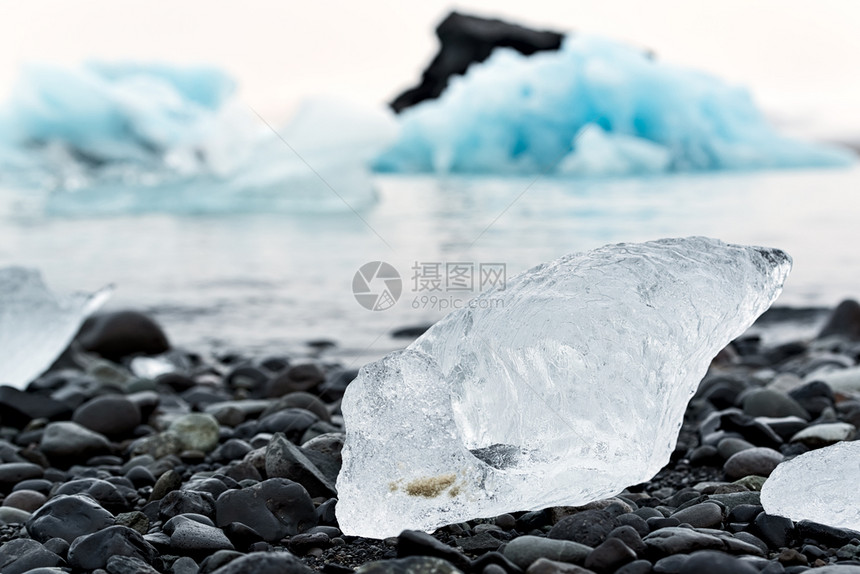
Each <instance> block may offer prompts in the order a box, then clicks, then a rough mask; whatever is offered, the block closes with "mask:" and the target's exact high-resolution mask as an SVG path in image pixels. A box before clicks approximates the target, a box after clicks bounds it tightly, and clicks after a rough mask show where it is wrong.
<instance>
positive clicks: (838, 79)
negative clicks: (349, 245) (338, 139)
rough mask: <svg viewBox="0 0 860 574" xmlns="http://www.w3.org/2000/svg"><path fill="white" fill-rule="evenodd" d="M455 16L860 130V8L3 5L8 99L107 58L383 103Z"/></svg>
mask: <svg viewBox="0 0 860 574" xmlns="http://www.w3.org/2000/svg"><path fill="white" fill-rule="evenodd" d="M452 8H456V9H459V10H462V11H464V12H472V13H477V14H483V15H492V16H499V17H502V18H507V19H511V20H516V21H520V22H522V23H525V24H527V25H532V26H536V27H547V28H553V29H557V30H561V31H568V30H569V31H574V32H576V31H582V32H588V33H596V34H603V35H606V36H610V37H613V38H616V39H619V40H623V41H626V42H629V43H632V44H635V45H639V46H643V47H648V48H651V49H653V50H654V51H655V52H656V53H657V54H658V56H659V57H660V58H661V59H663V60H665V61H669V62H673V63H676V64H682V65H685V66H691V67H696V68H700V69H703V70H706V71H709V72H712V73H714V74H717V75H719V76H722V77H723V78H725V79H727V80H729V81H731V82H733V83H739V84H744V85H746V86H748V87H750V88H751V89H752V90H753V92H754V93H755V94H756V96H757V97H758V98H759V99H760V101H763V102H765V104H766V106H767V108H768V109H769V110H771V111H774V110H775V111H783V112H785V113H790V114H799V115H800V116H802V115H804V114H807V113H808V114H811V115H815V116H819V117H820V118H823V120H822V121H825V120H826V122H825V123H827V125H828V126H829V127H828V129H830V130H831V131H832V130H840V129H845V128H846V126H858V129H860V112H858V111H857V106H858V102H860V73H858V70H860V67H858V59H860V1H858V0H815V1H813V0H718V1H691V0H648V1H646V2H643V1H641V0H599V1H598V0H591V1H585V0H528V1H522V0H496V1H493V2H489V1H480V0H464V1H462V2H459V3H456V4H453V3H449V2H442V1H437V0H422V1H412V0H409V1H401V2H396V1H394V0H364V1H360V0H315V1H307V2H297V1H281V2H275V1H262V0H242V1H231V2H224V1H218V0H184V1H183V0H177V1H171V2H166V1H155V0H128V1H122V0H89V1H78V2H73V1H70V0H0V97H3V96H4V95H5V93H6V92H7V91H8V89H9V88H10V86H11V84H12V83H13V82H14V78H15V73H16V70H17V68H18V67H19V65H20V64H21V63H24V62H50V63H57V64H63V65H74V64H75V63H77V62H79V61H81V60H83V59H87V58H98V59H108V60H122V59H134V60H159V61H169V62H176V63H184V64H187V63H209V64H215V65H217V66H220V67H222V68H224V69H226V70H227V71H228V72H229V73H231V74H232V75H233V76H234V77H235V78H236V79H238V80H239V82H240V85H241V88H242V98H243V99H244V100H245V101H246V102H248V103H249V104H251V105H252V106H254V107H255V108H257V109H259V110H261V111H262V112H263V113H265V114H269V115H270V116H273V117H274V118H275V119H280V118H281V117H284V116H286V115H287V114H288V112H289V110H290V109H292V108H293V107H294V106H295V104H296V103H297V102H298V101H299V100H300V99H301V98H303V97H306V96H310V95H314V94H341V95H343V96H345V97H347V98H350V99H354V100H361V101H369V102H380V103H381V102H385V101H387V100H389V99H390V98H391V97H392V96H393V95H395V94H396V93H398V92H399V91H400V90H401V89H403V88H405V87H408V86H410V85H411V84H413V83H414V82H415V81H416V80H417V78H418V76H419V73H420V71H421V69H422V68H423V66H424V65H425V64H426V63H427V62H428V61H429V60H430V58H431V57H432V55H433V54H434V53H435V50H436V40H435V37H434V36H433V28H434V27H435V25H436V23H437V22H438V21H439V20H440V19H441V18H442V17H443V16H444V15H445V14H447V13H448V11H449V10H451V9H452ZM846 116H850V117H846ZM822 125H823V124H822Z"/></svg>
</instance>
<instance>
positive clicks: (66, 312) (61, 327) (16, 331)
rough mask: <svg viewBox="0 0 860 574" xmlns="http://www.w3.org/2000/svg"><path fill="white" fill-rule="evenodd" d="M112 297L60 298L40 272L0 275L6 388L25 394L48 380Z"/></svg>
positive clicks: (0, 371)
mask: <svg viewBox="0 0 860 574" xmlns="http://www.w3.org/2000/svg"><path fill="white" fill-rule="evenodd" d="M112 291H113V288H112V287H105V288H104V289H101V290H99V291H97V292H96V293H93V294H85V293H76V294H72V295H68V296H58V295H55V294H54V293H52V292H51V291H50V290H48V287H47V286H46V285H45V283H44V281H43V280H42V275H41V273H39V271H37V270H35V269H27V268H24V267H5V268H3V269H0V384H6V385H12V386H13V387H16V388H19V389H23V388H24V387H25V386H27V384H28V383H29V382H30V381H32V380H33V379H35V378H36V377H38V376H39V375H40V374H42V372H44V370H45V369H47V368H48V367H50V366H51V363H52V362H54V360H56V358H57V357H58V356H59V355H60V353H62V352H63V351H64V350H65V348H66V347H68V346H69V343H71V341H72V339H73V338H74V336H75V334H76V333H77V332H78V329H79V328H80V326H81V324H82V323H83V322H84V319H86V318H87V317H88V316H89V315H91V314H92V313H93V312H94V311H96V310H97V309H98V308H99V307H101V306H102V305H103V304H104V302H105V301H106V300H107V299H108V297H110V294H111V292H112Z"/></svg>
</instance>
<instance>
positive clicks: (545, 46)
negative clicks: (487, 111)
mask: <svg viewBox="0 0 860 574" xmlns="http://www.w3.org/2000/svg"><path fill="white" fill-rule="evenodd" d="M436 36H438V37H439V41H440V42H441V44H442V45H441V47H440V48H439V52H438V53H437V54H436V57H435V58H433V61H432V62H430V65H429V66H428V67H427V69H426V70H424V73H423V74H422V75H421V83H420V84H419V85H418V86H416V87H414V88H410V89H408V90H406V91H405V92H403V93H402V94H400V95H399V96H397V97H396V98H395V99H394V101H392V102H391V107H392V109H394V111H395V112H397V113H400V112H401V111H402V110H404V109H406V108H408V107H410V106H414V105H415V104H417V103H419V102H423V101H424V100H432V99H434V98H438V97H439V95H441V94H442V92H443V91H444V90H445V88H446V87H447V86H448V79H449V78H450V77H451V76H453V75H462V74H465V73H466V70H467V69H468V68H469V66H470V65H472V63H474V62H483V61H484V60H486V59H487V58H489V57H490V54H491V53H492V52H493V50H494V49H496V48H513V49H514V50H516V51H517V52H520V53H521V54H524V55H526V56H530V55H532V54H534V53H535V52H539V51H544V50H558V49H559V47H561V40H562V38H563V37H564V35H563V34H560V33H558V32H550V31H539V30H532V29H530V28H526V27H524V26H520V25H518V24H509V23H507V22H503V21H502V20H496V19H490V18H481V17H479V16H469V15H467V14H460V13H459V12H451V13H450V14H449V15H448V16H447V17H446V18H445V19H444V20H443V21H442V23H441V24H439V26H438V27H437V28H436Z"/></svg>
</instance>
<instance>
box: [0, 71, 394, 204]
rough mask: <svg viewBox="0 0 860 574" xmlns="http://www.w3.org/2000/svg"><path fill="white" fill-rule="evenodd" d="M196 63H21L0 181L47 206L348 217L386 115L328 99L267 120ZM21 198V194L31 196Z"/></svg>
mask: <svg viewBox="0 0 860 574" xmlns="http://www.w3.org/2000/svg"><path fill="white" fill-rule="evenodd" d="M235 88H236V86H235V83H234V82H233V80H232V79H231V78H230V77H229V76H227V75H226V74H224V73H223V72H221V71H219V70H217V69H214V68H208V67H175V66H168V65H162V64H137V63H122V64H108V63H100V62H91V63H87V64H85V65H82V66H80V67H78V68H75V69H63V68H58V67H52V66H30V67H28V68H26V69H24V71H23V72H22V75H21V79H20V81H19V83H18V84H17V86H16V88H15V89H14V91H13V92H12V93H11V95H10V97H9V99H8V101H7V103H6V105H5V107H4V108H3V109H2V110H0V177H2V178H3V183H4V184H5V187H10V188H15V189H18V190H22V191H24V192H25V193H27V194H29V195H30V196H33V195H38V197H39V199H40V201H41V203H38V202H37V205H39V209H40V210H41V211H43V212H45V213H48V214H59V215H85V216H92V215H115V214H125V213H141V212H171V213H189V214H190V213H236V212H258V211H298V212H307V211H322V212H332V211H334V212H336V211H344V212H349V211H351V210H352V209H361V208H365V207H367V206H369V205H371V204H373V203H374V201H375V198H376V195H375V192H374V190H373V186H372V182H371V180H370V173H369V170H368V168H367V163H368V162H369V160H370V159H371V158H372V157H373V156H374V155H376V154H378V153H379V151H380V150H382V149H384V147H385V146H386V145H390V143H391V141H393V137H394V133H395V132H394V130H395V128H394V125H395V124H394V119H393V115H392V114H391V113H389V112H387V111H381V110H376V109H372V110H367V109H364V108H361V107H359V106H354V105H351V104H345V103H343V102H339V101H336V100H331V99H318V100H315V101H312V102H309V103H306V104H305V105H304V106H302V107H301V109H300V111H299V113H298V114H297V116H296V118H295V119H294V120H292V121H291V122H289V123H288V124H287V125H286V126H277V127H274V126H271V127H270V126H269V125H267V124H266V123H265V121H261V118H260V117H257V116H256V115H255V113H253V112H252V111H251V110H250V109H248V108H246V107H245V106H243V105H241V104H240V103H239V102H238V100H237V99H236V97H235V91H236V90H235ZM31 203H32V202H31Z"/></svg>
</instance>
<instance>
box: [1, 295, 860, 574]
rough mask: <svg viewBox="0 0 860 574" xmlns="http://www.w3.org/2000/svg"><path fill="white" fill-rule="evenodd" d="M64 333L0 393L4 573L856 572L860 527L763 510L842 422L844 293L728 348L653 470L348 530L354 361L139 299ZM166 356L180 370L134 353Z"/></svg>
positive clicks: (856, 328)
mask: <svg viewBox="0 0 860 574" xmlns="http://www.w3.org/2000/svg"><path fill="white" fill-rule="evenodd" d="M415 334H416V335H417V334H418V333H415ZM72 349H73V350H71V351H70V352H67V353H66V354H65V355H64V357H63V358H61V359H60V360H59V361H58V362H57V363H56V364H55V366H54V367H53V368H52V370H50V371H49V372H48V373H46V374H45V375H43V376H42V377H40V378H39V379H37V380H36V381H34V382H33V383H31V384H30V385H29V387H28V388H27V389H26V390H25V391H19V390H16V389H13V388H11V387H0V501H2V506H0V542H2V546H0V572H2V574H23V573H29V574H48V573H50V572H72V573H84V572H93V573H98V574H103V573H104V572H107V573H109V574H155V573H163V574H168V573H172V574H198V573H199V574H210V573H214V574H239V573H245V572H247V573H255V574H300V573H306V572H313V571H319V572H328V573H348V572H362V573H379V574H383V573H391V574H394V573H413V572H414V573H427V574H431V573H433V574H444V573H457V572H464V573H474V574H505V573H507V574H516V573H523V572H525V573H528V574H553V573H557V574H589V573H596V574H604V573H611V572H617V573H619V574H648V573H652V572H653V573H655V574H657V573H660V574H712V573H726V574H732V573H738V574H746V573H749V574H755V573H756V572H761V573H763V574H781V573H783V572H785V573H791V574H794V573H799V572H804V571H806V570H810V569H812V570H813V572H819V573H821V574H852V573H854V574H860V532H854V531H850V530H844V529H839V528H833V527H830V526H826V525H823V524H817V523H813V522H807V521H801V522H792V521H791V520H789V519H786V518H782V517H779V516H773V515H768V514H767V513H765V512H764V510H763V508H762V506H761V504H760V490H761V487H762V484H763V482H764V481H765V480H766V477H767V476H768V475H769V474H770V473H771V472H772V471H773V469H774V468H775V467H776V465H777V464H779V463H780V462H782V461H783V460H786V459H788V458H791V457H794V456H797V455H799V454H802V453H804V452H807V451H809V450H811V449H816V448H821V447H824V446H827V445H828V444H832V443H833V442H835V441H837V440H852V439H854V438H855V436H854V434H855V431H852V430H851V429H856V428H857V427H858V426H860V398H858V397H860V380H858V381H857V383H856V387H857V388H856V394H853V395H852V394H851V393H850V392H849V393H845V392H844V389H842V391H843V392H834V390H833V389H832V388H831V387H830V386H828V384H827V383H826V381H823V380H816V377H815V376H814V375H815V373H826V372H828V371H837V370H842V369H846V368H850V367H854V366H856V365H857V364H858V361H860V306H858V305H857V304H856V303H853V302H845V303H843V304H841V305H840V306H839V307H838V308H836V309H835V310H833V311H832V312H831V315H830V318H829V319H828V321H827V322H826V325H825V326H824V328H823V329H822V330H821V331H820V332H819V334H818V336H816V337H811V338H808V339H804V340H799V341H793V342H788V343H781V344H778V345H768V344H765V342H764V341H763V339H761V338H760V337H758V336H755V335H746V336H743V337H741V338H739V339H738V340H736V341H734V342H733V343H732V344H731V345H729V347H727V348H726V349H725V350H723V351H722V352H721V353H720V354H719V355H718V356H717V357H716V358H715V359H714V361H713V363H712V366H711V369H710V371H709V373H708V375H707V376H706V377H705V379H704V380H703V382H702V384H701V385H700V387H699V390H698V392H697V394H696V396H695V397H694V398H693V400H692V401H691V402H690V405H689V406H688V408H687V412H686V416H685V421H684V425H683V427H682V430H681V432H680V436H679V439H678V443H677V447H676V449H675V452H674V453H673V455H672V459H671V462H670V463H669V464H668V465H667V466H666V467H665V468H664V469H663V470H662V471H661V472H660V473H658V474H657V476H655V477H654V478H653V479H651V480H650V481H648V482H645V483H642V484H637V485H630V486H629V488H627V489H626V490H624V491H623V492H621V493H619V494H618V495H617V496H615V497H613V498H610V499H607V500H602V501H597V502H594V503H591V504H589V505H587V506H584V507H576V508H573V507H556V508H548V509H545V510H542V511H536V512H512V513H511V514H503V515H501V516H497V517H491V518H487V519H482V520H474V521H470V522H467V523H462V524H454V525H450V526H447V527H445V528H442V529H440V530H439V531H437V532H436V533H434V534H432V535H431V534H426V533H423V532H415V531H404V532H403V533H401V534H400V535H399V536H398V537H396V538H390V539H386V540H371V539H364V538H356V537H352V536H346V535H344V534H343V533H341V531H340V530H339V529H338V523H337V520H336V517H335V512H334V510H335V505H336V503H337V493H336V490H335V482H336V478H337V474H338V471H339V469H340V451H341V447H342V446H343V439H344V434H343V433H344V429H343V420H342V417H341V416H340V412H339V401H340V399H341V397H342V396H343V393H344V390H345V389H346V387H347V385H348V384H349V383H350V381H351V380H352V379H353V378H354V377H355V375H356V371H355V370H353V369H346V368H344V367H343V366H342V365H340V364H336V363H334V362H327V361H325V360H322V359H319V358H316V359H314V358H312V357H310V358H309V357H304V358H289V357H243V356H240V355H238V354H233V355H229V356H220V357H217V358H213V359H211V360H210V359H203V358H201V357H200V356H198V355H195V354H193V353H187V352H183V351H181V350H178V349H172V350H170V349H169V344H168V341H167V338H166V337H165V336H164V333H163V332H161V329H160V327H159V326H158V325H157V324H156V323H155V322H154V321H152V320H150V319H148V318H146V317H144V316H142V315H140V314H137V313H114V314H108V315H105V316H101V317H99V318H97V319H95V320H94V321H91V322H90V324H89V325H86V326H85V328H84V330H83V331H82V333H81V335H79V337H78V339H77V340H76V343H74V344H73V347H72ZM164 352H166V353H167V356H168V357H170V358H171V360H172V361H173V363H174V364H175V365H176V369H175V372H172V373H166V374H161V375H159V376H157V377H155V378H154V379H149V378H140V377H136V376H133V375H132V374H131V372H130V370H129V369H128V367H129V364H130V360H131V358H132V357H134V356H136V355H139V354H153V353H164ZM824 378H826V377H824ZM606 400H612V398H611V397H606ZM834 423H842V424H836V425H835V424H834ZM844 423H847V424H844ZM800 431H805V432H803V433H802V434H798V433H800ZM837 431H838V432H837ZM840 433H841V434H840ZM822 470H823V471H825V470H826V469H822Z"/></svg>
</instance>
